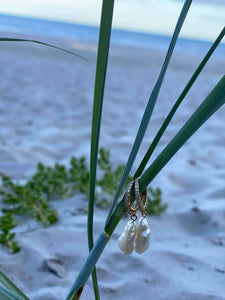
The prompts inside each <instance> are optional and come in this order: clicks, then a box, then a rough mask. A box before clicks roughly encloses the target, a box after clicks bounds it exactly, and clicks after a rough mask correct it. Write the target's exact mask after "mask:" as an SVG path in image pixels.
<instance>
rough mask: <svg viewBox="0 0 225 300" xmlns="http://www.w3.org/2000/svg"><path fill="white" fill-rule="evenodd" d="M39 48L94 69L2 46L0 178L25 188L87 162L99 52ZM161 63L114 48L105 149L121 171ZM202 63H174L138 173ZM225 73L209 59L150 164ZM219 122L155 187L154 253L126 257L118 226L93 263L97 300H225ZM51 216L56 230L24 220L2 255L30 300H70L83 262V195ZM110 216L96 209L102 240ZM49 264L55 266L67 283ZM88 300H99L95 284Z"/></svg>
mask: <svg viewBox="0 0 225 300" xmlns="http://www.w3.org/2000/svg"><path fill="white" fill-rule="evenodd" d="M2 36H3V35H2ZM4 36H6V34H4ZM8 36H10V35H9V34H8ZM14 36H15V35H14ZM32 38H33V37H32ZM37 38H38V37H37ZM38 39H39V40H42V41H45V42H51V43H54V44H55V45H57V46H59V47H65V48H67V49H70V50H73V51H77V53H78V54H80V55H83V56H84V57H86V58H87V59H88V60H87V61H84V60H81V59H79V58H76V57H73V56H71V55H68V54H65V53H61V52H58V51H56V50H54V49H50V48H46V47H43V46H40V45H35V44H29V43H1V56H0V64H1V79H0V97H1V101H0V112H1V113H0V143H1V147H0V172H1V173H5V174H7V175H9V176H11V177H13V179H17V180H27V179H29V177H30V176H31V175H32V174H33V173H34V172H35V169H36V164H37V162H43V163H44V164H46V165H52V164H54V163H55V162H56V161H57V162H60V163H64V164H66V165H68V163H69V160H70V158H71V156H73V155H75V156H77V157H80V156H83V155H84V156H86V157H87V160H89V149H90V132H91V115H92V102H93V90H94V74H95V63H96V47H97V46H96V45H95V44H84V43H81V42H78V41H69V40H57V39H54V40H53V39H52V40H51V39H47V38H41V37H39V38H38ZM76 49H77V50H76ZM164 56H165V52H164V51H157V50H156V49H155V50H154V49H152V50H147V49H132V48H125V47H124V48H122V47H115V46H112V47H111V49H110V53H109V66H108V73H107V81H106V89H105V102H104V107H103V118H102V129H101V138H100V146H101V147H104V148H106V149H109V150H110V151H111V157H112V162H113V166H115V167H116V166H117V165H118V164H121V163H126V159H127V157H128V155H129V153H130V150H131V146H132V143H133V141H134V138H135V135H136V132H137V129H138V126H139V123H140V120H141V117H142V114H143V112H144V108H145V105H146V103H147V101H148V98H149V95H150V93H151V90H152V88H153V85H154V83H155V81H156V78H157V75H158V73H159V70H160V66H161V64H162V62H163V59H164ZM200 59H201V57H200V56H199V55H197V54H190V53H189V54H183V53H180V52H179V53H178V52H175V53H174V56H173V58H172V60H171V64H170V66H169V70H168V73H167V75H166V78H165V82H164V84H163V88H162V91H161V92H160V94H159V99H158V103H157V105H156V107H155V110H154V113H153V117H152V120H151V122H150V125H149V127H148V130H147V133H146V137H145V139H144V142H143V144H142V146H141V149H140V154H139V155H138V157H137V159H136V162H135V166H134V168H133V170H132V174H133V172H134V171H135V168H136V167H137V166H138V165H139V163H140V160H141V157H142V156H143V154H144V153H145V151H146V149H147V148H148V146H149V144H150V143H151V141H152V138H153V136H154V134H155V133H156V132H157V129H159V126H160V125H161V123H162V122H163V120H164V118H165V116H166V115H167V113H168V111H169V110H170V108H171V107H172V105H173V103H174V101H175V100H176V99H177V97H178V96H179V94H180V92H181V91H182V89H183V88H184V86H185V84H186V83H187V81H188V80H189V78H190V76H191V75H192V73H193V71H194V70H195V68H196V67H197V65H198V63H199V61H200ZM224 67H225V63H224V58H222V57H219V56H214V57H213V58H212V59H211V60H210V62H209V64H208V65H207V67H206V68H205V69H204V71H203V72H202V74H201V76H200V77H199V79H198V80H197V82H196V83H195V85H194V86H193V88H192V89H191V91H190V93H189V94H188V95H187V98H186V100H185V102H184V103H183V105H182V106H181V108H180V109H179V110H178V112H177V115H176V117H175V118H174V119H173V121H172V123H171V125H170V126H169V128H168V130H167V131H166V133H165V136H164V137H163V138H162V140H161V142H160V144H159V146H158V148H157V150H156V152H155V154H154V156H153V158H154V157H155V156H156V155H157V154H158V153H159V152H160V151H161V150H162V149H163V148H164V146H165V145H166V143H168V141H170V139H171V138H172V137H173V136H174V135H175V134H176V132H177V131H178V129H179V128H180V127H181V126H182V124H183V123H184V122H185V121H186V120H187V118H188V117H189V116H190V115H191V113H192V112H193V111H194V110H195V108H196V107H197V106H198V105H199V104H200V103H201V101H202V100H203V99H204V98H205V96H206V95H207V94H208V93H209V91H210V90H211V89H212V88H213V87H214V85H215V84H216V83H217V82H218V80H219V79H220V78H221V77H222V75H223V74H224ZM224 116H225V108H224V107H223V108H222V109H220V110H219V111H218V112H217V113H216V114H215V115H214V116H213V117H212V118H211V119H210V120H209V121H208V122H207V123H206V124H205V125H204V126H203V127H202V128H201V129H200V130H199V131H198V132H197V133H196V134H195V135H194V136H193V137H192V138H191V139H190V140H189V141H188V142H187V143H186V144H185V146H184V147H183V148H182V149H181V150H180V151H179V152H178V153H177V154H176V155H175V157H174V158H173V159H172V160H171V161H170V162H169V163H168V165H167V166H166V167H165V168H164V169H163V170H162V172H161V173H160V174H159V175H158V176H157V178H156V179H154V181H153V182H152V186H153V187H157V186H158V187H160V188H161V189H162V192H163V201H164V202H166V203H168V209H167V211H166V213H164V214H163V215H162V216H160V217H157V216H152V217H150V218H148V221H149V224H150V227H151V232H152V236H151V245H150V248H149V250H148V251H146V252H145V253H144V254H142V255H139V254H136V253H133V254H132V255H130V256H125V255H124V254H123V253H122V252H121V251H120V249H119V248H118V246H117V239H118V237H119V235H120V233H121V232H122V230H123V227H124V226H125V224H126V222H127V218H123V219H122V220H121V222H120V223H119V225H118V227H117V228H116V230H115V232H114V234H113V235H112V238H111V240H110V243H109V244H108V245H107V246H106V248H105V250H104V252H103V254H102V256H101V258H100V259H99V262H98V264H97V274H98V279H99V287H100V293H101V297H102V299H104V300H111V299H126V300H133V299H142V300H147V299H154V300H155V299H156V300H162V299H163V300H164V299H172V300H173V299H177V300H190V299H191V300H195V299H196V300H203V299H211V300H212V299H213V300H219V299H225V185H224V183H225V151H224V149H225V131H224ZM132 174H131V175H132ZM52 206H53V207H55V208H57V210H58V212H59V221H58V222H57V223H56V224H55V225H54V226H51V227H49V228H42V226H41V225H39V224H36V223H35V222H34V221H32V220H29V219H27V218H24V220H21V223H20V225H19V226H18V227H17V228H16V231H17V240H18V242H19V245H20V246H21V248H22V249H21V251H20V252H19V253H17V254H14V255H12V254H10V253H9V251H8V250H7V249H6V248H5V247H4V246H2V245H0V257H1V259H0V264H1V270H2V271H4V272H5V273H6V274H7V275H8V276H9V277H10V278H11V279H12V280H13V281H14V282H15V283H16V284H17V285H18V286H19V287H21V289H22V290H23V291H24V292H25V293H26V294H27V295H28V296H29V297H30V298H31V299H32V300H41V299H42V300H43V299H45V300H61V299H64V298H65V296H66V294H67V293H68V291H69V289H70V287H71V286H72V283H73V281H74V279H75V277H76V276H77V274H78V272H79V270H80V268H81V267H82V265H83V263H84V261H85V259H86V257H87V255H88V247H87V237H86V221H87V216H86V214H85V213H84V212H83V211H84V208H85V207H86V206H87V201H86V197H85V196H84V195H82V194H78V195H76V196H74V197H73V198H71V199H67V200H55V201H52ZM106 215H107V210H101V209H98V208H96V210H95V218H94V222H95V223H94V231H95V238H97V236H98V234H99V233H100V232H101V230H102V226H103V225H104V221H105V218H106ZM47 264H53V265H54V264H55V265H58V267H59V268H60V274H58V276H57V275H56V274H55V273H54V272H51V271H50V270H49V268H48V267H47ZM53 267H54V266H53ZM81 299H94V295H93V291H92V284H91V280H89V281H88V282H87V285H86V286H85V289H84V291H83V295H82V297H81Z"/></svg>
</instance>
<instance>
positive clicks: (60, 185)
mask: <svg viewBox="0 0 225 300" xmlns="http://www.w3.org/2000/svg"><path fill="white" fill-rule="evenodd" d="M98 162H99V167H100V172H101V174H100V175H101V176H100V178H99V179H98V180H97V182H96V185H97V191H98V193H96V198H95V204H96V206H98V207H100V208H102V209H104V208H107V207H109V206H110V205H111V203H112V196H113V194H114V193H115V191H116V188H117V186H118V184H119V181H120V178H121V176H122V174H123V170H124V165H119V166H118V167H117V168H116V169H115V170H113V168H112V164H111V162H110V152H109V151H108V150H105V149H103V148H101V149H99V160H98ZM89 176H90V175H89V171H88V168H87V163H86V159H85V157H81V158H79V159H78V158H76V157H72V158H71V160H70V166H69V167H68V168H66V167H65V166H64V165H61V164H58V163H56V164H55V165H54V166H53V167H50V166H44V165H43V164H42V163H38V165H37V172H36V173H35V174H34V175H33V176H32V177H31V179H30V180H28V181H27V182H26V183H25V184H23V185H22V184H19V183H14V182H13V181H12V179H11V178H9V177H8V176H5V175H3V176H2V186H1V188H0V195H1V196H2V203H3V204H4V207H3V208H2V213H3V214H4V215H3V217H2V222H1V223H0V230H1V231H2V234H3V236H2V239H1V243H2V244H5V245H6V246H7V247H8V248H9V249H11V250H12V252H13V253H16V252H17V251H15V249H17V248H16V246H17V243H16V242H12V241H11V240H12V239H13V238H14V236H15V234H14V233H13V234H11V233H10V230H11V229H12V228H14V227H15V226H16V225H17V222H16V221H15V218H16V216H17V215H27V216H29V217H32V218H33V219H35V220H36V221H37V222H40V223H42V224H43V226H44V227H47V226H49V225H51V224H54V223H55V222H56V221H57V219H58V215H57V211H56V210H55V209H52V208H51V203H50V201H51V200H52V199H57V198H60V199H65V198H68V197H71V196H73V195H74V193H76V192H81V193H84V194H85V195H86V196H88V188H89ZM131 179H132V178H131V176H128V178H127V181H126V182H127V183H128V182H129V181H130V180H131ZM124 189H125V187H124ZM124 189H123V192H124ZM150 193H151V195H152V197H151V199H148V203H149V201H150V203H151V204H148V205H149V213H150V214H151V215H152V214H160V213H161V212H163V211H164V210H165V209H166V206H165V205H164V206H162V204H161V191H160V189H156V191H154V190H153V189H150ZM12 226H13V227H12ZM18 251H19V248H18Z"/></svg>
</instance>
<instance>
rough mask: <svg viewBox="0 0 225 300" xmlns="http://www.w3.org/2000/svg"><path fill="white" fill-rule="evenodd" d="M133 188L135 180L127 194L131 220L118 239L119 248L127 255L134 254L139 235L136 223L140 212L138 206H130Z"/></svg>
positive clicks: (126, 204) (128, 211) (127, 205)
mask: <svg viewBox="0 0 225 300" xmlns="http://www.w3.org/2000/svg"><path fill="white" fill-rule="evenodd" d="M133 186H134V180H132V181H131V182H130V184H129V185H128V187H127V190H126V193H125V208H126V211H127V213H128V214H129V215H130V219H131V220H129V221H128V222H127V224H126V226H125V228H124V230H123V232H122V233H121V235H120V237H119V239H118V246H119V248H120V249H121V250H122V251H123V252H124V253H125V254H126V255H128V254H131V253H132V252H133V250H134V243H135V239H136V234H137V226H136V223H135V221H136V220H137V216H136V212H137V210H138V206H137V205H135V206H134V207H132V206H131V204H130V198H131V192H132V188H133Z"/></svg>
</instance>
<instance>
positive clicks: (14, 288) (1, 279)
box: [0, 271, 29, 300]
mask: <svg viewBox="0 0 225 300" xmlns="http://www.w3.org/2000/svg"><path fill="white" fill-rule="evenodd" d="M0 282H1V283H2V284H3V285H4V286H5V287H7V288H8V289H9V290H10V291H12V292H14V293H15V294H17V295H19V296H21V297H22V298H23V299H25V300H29V298H28V297H27V296H26V295H25V294H24V293H23V292H22V291H21V290H20V289H19V288H18V287H17V286H16V285H15V284H14V283H13V282H12V281H11V280H10V279H9V278H8V277H7V276H6V275H5V274H4V273H3V272H2V271H0Z"/></svg>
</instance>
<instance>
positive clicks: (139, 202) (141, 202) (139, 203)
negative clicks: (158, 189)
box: [134, 177, 147, 218]
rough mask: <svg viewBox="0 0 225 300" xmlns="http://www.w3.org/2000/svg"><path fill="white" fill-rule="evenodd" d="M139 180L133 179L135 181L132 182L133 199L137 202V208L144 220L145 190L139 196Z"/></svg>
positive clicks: (145, 213)
mask: <svg viewBox="0 0 225 300" xmlns="http://www.w3.org/2000/svg"><path fill="white" fill-rule="evenodd" d="M139 179H140V177H138V178H135V180H134V186H135V197H136V201H137V206H138V208H139V210H140V212H141V214H142V217H143V218H146V217H147V212H146V205H147V189H144V191H143V192H142V193H141V194H140V190H139Z"/></svg>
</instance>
